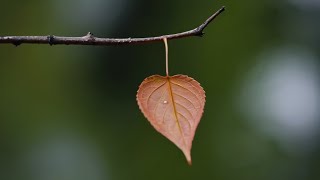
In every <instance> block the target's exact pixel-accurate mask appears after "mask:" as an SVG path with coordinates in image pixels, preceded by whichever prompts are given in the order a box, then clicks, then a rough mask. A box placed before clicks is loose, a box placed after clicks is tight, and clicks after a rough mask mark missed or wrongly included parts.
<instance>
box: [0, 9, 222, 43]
mask: <svg viewBox="0 0 320 180" xmlns="http://www.w3.org/2000/svg"><path fill="white" fill-rule="evenodd" d="M224 10H225V8H224V7H221V8H220V9H219V10H218V11H217V12H215V13H214V14H213V15H211V16H210V17H209V18H208V19H207V20H206V21H205V22H204V23H203V24H201V25H200V26H198V27H197V28H195V29H192V30H189V31H185V32H181V33H177V34H168V35H162V36H157V37H146V38H123V39H118V38H99V37H95V36H93V34H92V33H90V32H89V33H88V34H87V35H85V36H83V37H62V36H53V35H49V36H0V44H8V43H11V44H13V45H15V46H19V45H20V44H23V43H27V44H49V45H58V44H64V45H96V46H111V45H124V44H138V43H150V42H156V41H163V38H164V37H165V38H167V39H168V40H170V39H178V38H184V37H190V36H202V35H203V34H204V33H203V30H204V29H205V28H206V27H207V26H208V25H209V24H210V22H212V20H214V19H215V18H216V17H217V16H218V15H219V14H221V13H222V12H223V11H224Z"/></svg>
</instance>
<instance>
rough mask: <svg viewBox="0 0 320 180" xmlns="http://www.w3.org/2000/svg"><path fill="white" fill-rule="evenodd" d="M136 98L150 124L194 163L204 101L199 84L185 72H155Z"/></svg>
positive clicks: (203, 93)
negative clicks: (195, 143)
mask: <svg viewBox="0 0 320 180" xmlns="http://www.w3.org/2000/svg"><path fill="white" fill-rule="evenodd" d="M137 101H138V105H139V108H140V110H141V111H142V113H143V114H144V116H145V117H146V118H147V119H148V121H149V122H150V123H151V125H152V126H153V127H154V128H155V129H156V130H157V131H158V132H160V133H161V134H163V135H164V136H165V137H167V138H168V139H169V140H170V141H172V142H173V143H174V144H175V145H176V146H178V148H180V149H181V150H182V152H183V153H184V155H185V157H186V159H187V161H188V163H189V164H190V165H191V152H190V151H191V146H192V140H193V137H194V134H195V131H196V129H197V126H198V124H199V122H200V119H201V116H202V114H203V109H204V104H205V92H204V90H203V89H202V87H201V86H200V84H199V83H198V82H197V81H196V80H194V79H192V78H191V77H188V76H186V75H174V76H160V75H153V76H150V77H148V78H146V79H145V80H144V81H143V82H142V83H141V85H140V87H139V90H138V92H137Z"/></svg>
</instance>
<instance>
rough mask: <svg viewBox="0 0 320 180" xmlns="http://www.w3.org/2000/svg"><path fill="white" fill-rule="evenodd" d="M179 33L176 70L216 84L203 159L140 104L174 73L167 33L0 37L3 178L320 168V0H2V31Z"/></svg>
mask: <svg viewBox="0 0 320 180" xmlns="http://www.w3.org/2000/svg"><path fill="white" fill-rule="evenodd" d="M223 5H225V6H226V8H227V10H226V11H225V12H224V13H223V14H222V15H221V16H219V17H218V18H217V19H216V20H215V21H214V22H213V23H212V24H210V25H209V27H207V29H205V33H206V34H205V36H204V37H203V38H198V37H192V38H185V39H180V40H174V41H169V54H170V57H169V60H170V72H171V74H187V75H189V76H191V77H193V78H195V79H196V80H198V81H199V82H200V83H201V84H202V86H203V87H204V89H205V90H206V95H207V102H206V106H205V113H204V116H203V118H202V120H201V123H200V125H199V127H198V130H197V133H196V136H195V139H194V142H193V149H192V156H193V165H192V166H191V167H190V166H188V165H187V163H186V160H185V158H184V156H183V154H182V152H180V150H178V148H176V147H175V146H174V145H173V144H172V143H171V142H169V141H168V140H167V139H165V138H164V137H162V136H161V135H160V134H158V133H157V132H156V131H155V130H154V129H153V128H152V126H151V125H150V124H149V123H148V121H147V120H146V119H145V118H144V117H143V115H142V113H141V112H140V111H139V108H138V106H137V104H136V99H135V97H136V91H137V89H138V86H139V84H140V83H141V82H142V80H143V79H144V78H146V77H147V76H150V75H152V74H161V75H164V72H165V60H164V47H163V44H162V43H153V44H145V45H137V46H111V47H89V46H62V45H61V46H60V45H59V46H52V47H50V46H48V45H21V46H19V47H14V46H13V45H11V44H7V45H0V179H1V180H16V179H17V180H20V179H21V180H22V179H30V180H85V179H90V180H109V179H110V180H126V179H134V180H135V179H137V180H142V179H154V180H157V179H158V180H164V179H167V180H170V179H174V180H180V179H181V180H182V179H183V180H188V179H219V180H222V179H223V180H234V179H237V180H239V179H240V180H242V179H243V180H251V179H252V180H255V179H259V180H270V179H272V180H286V179H288V180H289V179H290V180H313V179H320V134H319V130H320V111H319V110H320V81H319V77H320V76H319V75H320V66H319V64H320V33H319V32H320V23H319V19H320V1H317V0H260V1H254V0H243V1H235V0H233V1H232V0H225V1H218V0H216V1H209V0H199V1H185V0H175V1H170V0H162V1H148V0H136V1H134V0H90V1H89V0H55V1H53V0H51V1H50V0H46V1H40V0H29V1H6V0H3V1H2V3H1V11H0V22H1V27H0V36H4V35H49V34H53V35H61V36H84V35H85V34H86V33H87V32H88V31H90V32H92V33H93V34H94V35H95V36H98V37H146V36H155V35H162V34H169V33H176V32H180V31H184V30H189V29H191V28H194V27H197V26H198V25H199V24H200V23H202V22H203V21H204V20H205V19H206V18H207V17H208V16H209V15H211V14H212V13H213V12H215V11H216V10H217V9H219V8H220V7H221V6H223Z"/></svg>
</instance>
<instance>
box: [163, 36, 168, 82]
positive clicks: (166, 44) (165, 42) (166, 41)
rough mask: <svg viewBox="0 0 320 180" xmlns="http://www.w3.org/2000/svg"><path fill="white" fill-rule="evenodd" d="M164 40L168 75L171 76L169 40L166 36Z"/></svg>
mask: <svg viewBox="0 0 320 180" xmlns="http://www.w3.org/2000/svg"><path fill="white" fill-rule="evenodd" d="M163 42H164V47H165V49H166V75H167V76H169V57H168V54H169V52H168V51H169V50H168V40H167V38H166V37H165V38H163Z"/></svg>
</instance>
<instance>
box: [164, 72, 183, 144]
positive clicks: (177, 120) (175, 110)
mask: <svg viewBox="0 0 320 180" xmlns="http://www.w3.org/2000/svg"><path fill="white" fill-rule="evenodd" d="M167 80H168V85H169V92H170V97H171V102H172V106H173V111H174V116H175V118H176V122H177V124H178V128H179V132H180V134H181V136H182V140H183V144H184V146H185V147H187V146H186V145H187V144H186V141H185V138H184V135H183V132H182V128H181V125H180V122H179V119H178V112H177V108H176V104H175V101H174V98H173V92H172V86H171V81H170V77H169V76H168V77H167Z"/></svg>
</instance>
